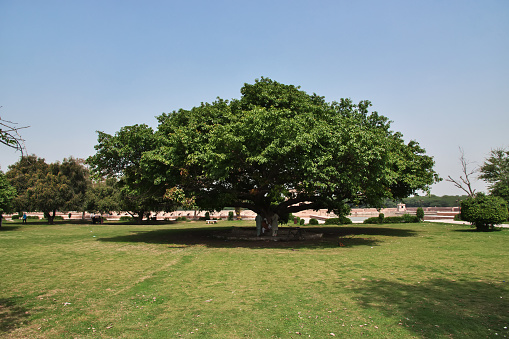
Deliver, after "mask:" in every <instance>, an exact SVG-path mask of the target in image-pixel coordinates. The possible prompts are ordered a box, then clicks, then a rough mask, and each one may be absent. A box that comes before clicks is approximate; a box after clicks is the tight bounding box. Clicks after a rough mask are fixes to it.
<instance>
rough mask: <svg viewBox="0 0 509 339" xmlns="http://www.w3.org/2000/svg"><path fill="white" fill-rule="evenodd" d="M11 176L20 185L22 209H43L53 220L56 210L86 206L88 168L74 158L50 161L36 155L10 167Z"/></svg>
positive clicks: (17, 203)
mask: <svg viewBox="0 0 509 339" xmlns="http://www.w3.org/2000/svg"><path fill="white" fill-rule="evenodd" d="M7 177H8V178H9V181H10V183H11V184H12V185H13V186H14V187H15V188H16V191H17V198H16V200H15V207H16V208H17V209H18V211H19V212H21V211H34V210H39V211H41V212H44V214H45V216H46V217H47V218H48V222H49V223H53V220H54V218H55V214H56V211H69V210H79V209H81V208H83V203H84V198H85V192H86V190H87V187H88V184H89V181H88V170H87V169H86V168H85V167H84V166H83V164H82V161H79V160H77V159H74V158H72V157H71V158H69V159H64V161H63V162H61V163H60V162H56V163H52V164H47V163H46V162H45V161H44V159H41V158H37V157H36V156H35V155H31V156H28V157H23V158H21V159H20V160H19V161H18V162H17V163H15V164H14V165H11V166H9V171H8V172H7Z"/></svg>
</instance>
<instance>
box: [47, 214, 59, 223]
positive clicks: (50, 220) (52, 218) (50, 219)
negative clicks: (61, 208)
mask: <svg viewBox="0 0 509 339" xmlns="http://www.w3.org/2000/svg"><path fill="white" fill-rule="evenodd" d="M47 214H48V224H50V225H53V223H54V222H55V215H56V214H57V211H56V210H53V215H51V213H50V212H48V213H47Z"/></svg>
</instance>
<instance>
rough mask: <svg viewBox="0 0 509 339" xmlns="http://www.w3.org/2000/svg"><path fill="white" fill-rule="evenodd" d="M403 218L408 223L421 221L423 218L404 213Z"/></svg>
mask: <svg viewBox="0 0 509 339" xmlns="http://www.w3.org/2000/svg"><path fill="white" fill-rule="evenodd" d="M423 213H424V211H423ZM401 218H402V219H403V222H406V223H416V222H421V218H419V217H418V216H416V215H411V214H403V216H402V217H401Z"/></svg>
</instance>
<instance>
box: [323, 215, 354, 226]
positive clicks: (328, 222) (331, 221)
mask: <svg viewBox="0 0 509 339" xmlns="http://www.w3.org/2000/svg"><path fill="white" fill-rule="evenodd" d="M351 223H352V220H350V219H349V218H347V217H345V216H342V217H339V218H330V219H327V220H325V225H347V224H351Z"/></svg>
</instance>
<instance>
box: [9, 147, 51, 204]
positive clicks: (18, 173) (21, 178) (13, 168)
mask: <svg viewBox="0 0 509 339" xmlns="http://www.w3.org/2000/svg"><path fill="white" fill-rule="evenodd" d="M48 167H49V165H48V164H47V163H46V161H45V160H44V159H43V158H38V157H37V156H35V155H34V154H32V155H29V156H24V157H22V158H20V159H19V161H18V162H16V163H15V164H12V165H10V166H9V167H8V171H7V172H6V173H5V175H6V177H7V179H8V180H9V183H10V184H11V185H12V186H13V187H14V188H15V189H16V197H15V198H14V201H13V208H14V210H16V211H18V212H20V213H21V212H23V211H34V210H35V206H33V205H32V204H31V203H32V202H31V201H30V200H29V198H28V189H29V188H30V187H32V185H33V180H34V178H35V177H36V176H37V173H38V172H47V171H48Z"/></svg>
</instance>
